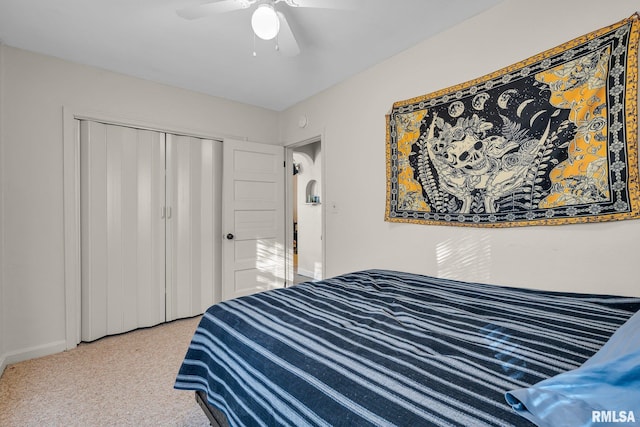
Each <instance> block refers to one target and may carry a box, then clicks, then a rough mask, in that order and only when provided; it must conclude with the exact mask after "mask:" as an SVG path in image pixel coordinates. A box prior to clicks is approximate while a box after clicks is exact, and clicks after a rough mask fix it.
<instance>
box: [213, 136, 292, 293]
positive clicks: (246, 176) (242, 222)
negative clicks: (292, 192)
mask: <svg viewBox="0 0 640 427" xmlns="http://www.w3.org/2000/svg"><path fill="white" fill-rule="evenodd" d="M284 177H285V167H284V148H283V147H279V146H274V145H267V144H258V143H253V142H247V141H237V140H231V139H225V140H224V142H223V179H222V183H223V184H222V186H223V189H222V197H223V214H222V215H223V216H222V221H223V222H222V224H223V225H222V232H223V234H224V236H223V240H224V243H223V251H222V252H223V267H222V268H223V282H222V299H224V300H226V299H230V298H234V297H238V296H243V295H249V294H252V293H254V292H259V291H264V290H268V289H273V288H277V287H282V286H284V283H285V249H284V242H285V241H284V235H285V231H284V230H285V229H284V224H285V218H284Z"/></svg>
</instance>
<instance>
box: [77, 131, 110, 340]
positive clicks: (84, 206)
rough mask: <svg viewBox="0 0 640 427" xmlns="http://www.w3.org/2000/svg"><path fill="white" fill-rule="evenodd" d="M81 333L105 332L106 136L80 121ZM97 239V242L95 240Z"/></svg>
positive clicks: (84, 335) (94, 335)
mask: <svg viewBox="0 0 640 427" xmlns="http://www.w3.org/2000/svg"><path fill="white" fill-rule="evenodd" d="M80 140H81V147H80V163H81V168H80V211H81V215H80V222H81V230H82V232H81V247H82V251H81V283H82V285H81V287H82V289H81V307H82V309H81V324H82V326H81V335H82V340H83V341H91V340H94V339H97V338H99V337H102V336H105V335H107V304H106V301H107V277H108V276H107V245H106V244H105V242H107V191H106V188H107V162H106V161H105V159H106V157H107V138H106V130H105V127H104V125H102V124H99V123H91V122H84V121H83V122H81V123H80ZM98 242H99V243H98Z"/></svg>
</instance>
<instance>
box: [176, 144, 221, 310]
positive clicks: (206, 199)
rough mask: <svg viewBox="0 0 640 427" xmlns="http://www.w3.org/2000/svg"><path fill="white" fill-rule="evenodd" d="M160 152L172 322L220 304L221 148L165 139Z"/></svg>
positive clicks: (215, 145) (214, 145)
mask: <svg viewBox="0 0 640 427" xmlns="http://www.w3.org/2000/svg"><path fill="white" fill-rule="evenodd" d="M166 147H167V193H166V195H167V206H168V213H167V215H168V220H167V231H166V233H167V245H166V248H167V252H166V257H167V270H166V274H167V283H168V286H167V299H166V301H167V320H173V319H180V318H184V317H191V316H195V315H198V314H201V313H203V312H204V311H205V310H206V309H207V308H209V306H210V305H212V304H213V303H214V302H217V301H220V299H221V297H220V294H221V292H222V291H221V286H220V280H221V277H222V274H221V270H222V266H221V263H222V258H221V251H222V237H221V224H222V223H221V215H222V208H221V203H222V195H221V194H222V143H221V142H219V141H212V140H207V139H199V138H193V137H188V136H177V135H169V134H168V135H167V144H166ZM214 285H217V286H214Z"/></svg>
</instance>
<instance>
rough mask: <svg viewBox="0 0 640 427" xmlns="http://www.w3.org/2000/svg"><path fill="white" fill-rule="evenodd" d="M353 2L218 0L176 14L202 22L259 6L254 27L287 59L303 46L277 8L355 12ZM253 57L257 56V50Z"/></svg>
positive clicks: (255, 31)
mask: <svg viewBox="0 0 640 427" xmlns="http://www.w3.org/2000/svg"><path fill="white" fill-rule="evenodd" d="M352 1H353V0H217V1H216V0H214V1H208V2H205V3H202V4H198V5H194V6H188V7H185V8H183V9H179V10H177V11H176V13H177V14H178V15H179V16H181V17H183V18H185V19H198V18H203V17H206V16H210V15H215V14H218V13H226V12H232V11H235V10H240V9H249V8H251V7H252V6H254V5H256V4H257V6H256V7H255V9H254V11H253V13H252V15H251V28H253V32H254V33H255V35H256V36H257V37H259V38H261V39H263V40H273V39H276V50H279V51H280V52H282V53H283V54H285V55H287V56H296V55H297V54H299V53H300V47H299V46H298V42H297V41H296V38H295V36H294V35H293V31H291V27H290V26H289V23H288V22H287V18H286V17H285V15H284V14H283V13H282V12H281V11H279V10H277V9H276V5H277V4H278V3H284V4H286V5H287V6H289V7H309V8H321V9H352V8H353V7H354V6H353V3H352ZM253 55H254V56H255V55H256V52H255V50H254V52H253Z"/></svg>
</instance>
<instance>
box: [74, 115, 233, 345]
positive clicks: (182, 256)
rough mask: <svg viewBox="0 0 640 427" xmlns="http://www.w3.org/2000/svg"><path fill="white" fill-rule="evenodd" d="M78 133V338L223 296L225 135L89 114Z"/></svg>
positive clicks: (176, 313)
mask: <svg viewBox="0 0 640 427" xmlns="http://www.w3.org/2000/svg"><path fill="white" fill-rule="evenodd" d="M80 141H81V142H80V164H81V167H80V170H81V179H80V182H81V185H80V199H81V236H82V237H81V248H82V249H81V269H82V285H81V295H82V296H81V305H82V306H81V313H82V314H81V325H82V327H81V335H82V340H83V341H92V340H95V339H97V338H100V337H103V336H105V335H111V334H117V333H122V332H126V331H130V330H133V329H136V328H139V327H146V326H153V325H157V324H159V323H162V322H165V321H168V320H173V319H177V318H181V317H189V316H194V315H197V314H200V313H202V312H203V311H204V310H205V309H206V308H207V307H208V306H209V305H211V304H213V303H214V302H216V301H218V300H219V299H220V296H219V293H220V290H219V289H217V288H216V285H218V287H219V282H220V279H219V278H220V261H219V258H220V253H219V251H220V241H221V237H220V226H219V223H220V212H219V210H220V201H219V199H220V197H221V196H220V191H221V189H220V181H221V178H220V177H219V176H220V175H221V172H220V169H221V143H220V142H217V141H211V140H204V139H198V138H189V137H182V136H174V135H168V134H165V133H163V132H157V131H149V130H140V129H134V128H129V127H123V126H116V125H108V124H102V123H97V122H91V121H81V122H80Z"/></svg>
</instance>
